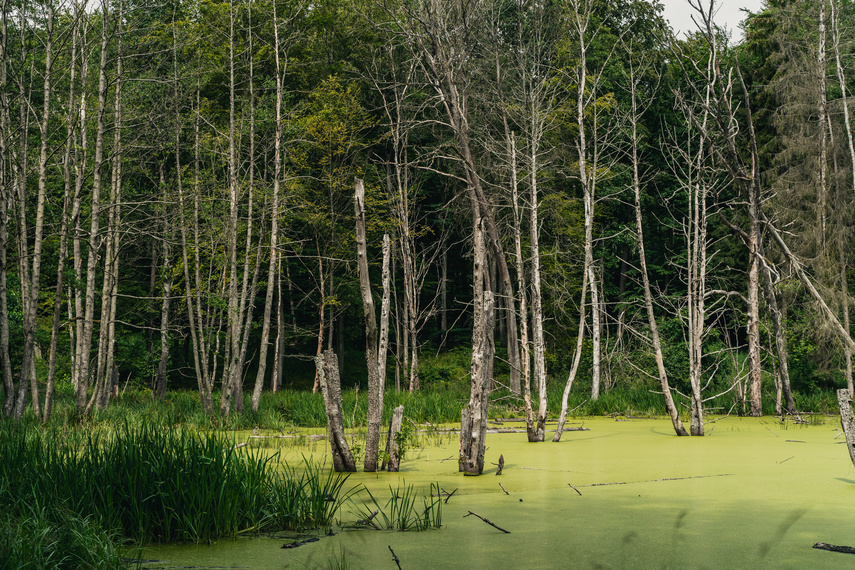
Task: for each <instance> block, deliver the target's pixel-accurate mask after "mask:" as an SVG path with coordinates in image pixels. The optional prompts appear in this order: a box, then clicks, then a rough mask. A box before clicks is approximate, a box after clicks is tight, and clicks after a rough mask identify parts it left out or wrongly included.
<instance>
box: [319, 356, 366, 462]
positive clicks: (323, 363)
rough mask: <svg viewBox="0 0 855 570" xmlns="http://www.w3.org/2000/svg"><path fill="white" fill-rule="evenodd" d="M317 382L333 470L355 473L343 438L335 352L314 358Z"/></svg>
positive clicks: (351, 455) (351, 456)
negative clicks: (322, 402)
mask: <svg viewBox="0 0 855 570" xmlns="http://www.w3.org/2000/svg"><path fill="white" fill-rule="evenodd" d="M315 367H316V368H317V370H318V382H319V383H320V385H321V392H322V393H323V396H324V407H326V410H327V430H328V431H329V440H330V448H332V456H333V468H334V469H335V470H336V471H337V472H339V473H340V472H342V471H350V472H354V471H356V462H355V461H354V460H353V454H351V453H350V447H348V445H347V440H346V439H345V437H344V422H343V420H342V412H341V380H340V378H339V375H338V359H337V358H336V355H335V352H333V351H332V350H326V351H324V353H323V354H319V355H318V356H316V357H315Z"/></svg>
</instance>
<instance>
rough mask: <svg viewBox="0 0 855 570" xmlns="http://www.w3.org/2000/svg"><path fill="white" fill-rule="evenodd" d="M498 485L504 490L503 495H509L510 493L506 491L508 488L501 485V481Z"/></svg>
mask: <svg viewBox="0 0 855 570" xmlns="http://www.w3.org/2000/svg"><path fill="white" fill-rule="evenodd" d="M499 487H501V488H502V491H504V492H505V495H510V493H508V490H507V489H505V486H504V485H502V484H501V483H499Z"/></svg>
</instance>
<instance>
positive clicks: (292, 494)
mask: <svg viewBox="0 0 855 570" xmlns="http://www.w3.org/2000/svg"><path fill="white" fill-rule="evenodd" d="M304 467H305V468H304V470H303V472H302V473H300V474H298V473H297V470H296V469H294V468H292V467H289V466H286V467H285V469H284V470H283V471H281V472H276V473H274V474H273V476H272V477H273V484H272V485H271V486H270V500H269V503H268V505H267V509H268V517H269V520H270V522H271V523H273V527H275V528H277V529H281V530H305V529H315V528H327V529H328V528H329V527H331V526H332V525H333V523H334V521H335V516H336V513H338V511H339V509H340V507H341V505H342V503H344V502H345V501H346V500H348V499H349V498H350V496H351V495H352V494H353V493H354V492H355V490H356V489H355V488H352V489H349V490H345V488H344V487H345V484H346V483H347V479H348V477H349V476H350V474H346V473H334V472H330V473H327V474H324V473H323V470H322V468H321V467H320V466H318V465H313V464H311V463H309V462H308V461H307V460H304Z"/></svg>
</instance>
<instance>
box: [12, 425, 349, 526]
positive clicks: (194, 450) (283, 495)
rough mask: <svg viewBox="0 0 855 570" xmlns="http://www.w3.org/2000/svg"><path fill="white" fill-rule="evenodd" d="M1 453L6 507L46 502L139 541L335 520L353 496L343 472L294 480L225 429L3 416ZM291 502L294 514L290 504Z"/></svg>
mask: <svg viewBox="0 0 855 570" xmlns="http://www.w3.org/2000/svg"><path fill="white" fill-rule="evenodd" d="M0 457H3V461H2V462H0V482H3V484H4V485H6V486H7V488H8V489H10V490H13V492H10V493H4V494H3V495H2V497H0V507H3V508H7V509H11V510H12V511H13V512H15V511H17V513H18V515H17V518H21V519H23V518H29V517H30V516H31V514H30V513H29V512H28V511H27V510H26V507H27V505H31V504H43V505H45V506H48V507H51V508H59V509H63V510H64V511H67V512H68V513H72V514H73V515H74V516H76V517H80V518H81V519H85V520H91V521H93V522H95V523H97V524H99V525H100V526H101V527H102V528H105V529H109V530H111V531H115V532H117V533H119V534H120V535H121V536H122V537H125V538H128V539H131V540H134V541H136V542H151V541H165V542H176V541H177V542H184V541H190V542H205V541H211V540H214V539H216V538H218V537H223V536H234V535H236V534H239V533H242V532H246V531H250V530H255V529H261V528H318V527H323V526H329V525H330V524H332V520H333V517H334V516H335V513H336V511H337V509H338V507H339V505H340V504H341V501H343V500H344V499H345V498H346V495H344V496H343V495H342V490H343V486H344V482H345V480H346V477H343V476H339V475H331V476H324V475H323V474H322V473H321V470H320V468H318V467H314V468H313V467H310V466H307V469H306V470H305V472H304V473H303V475H302V477H301V478H299V479H298V480H297V482H296V483H295V482H294V481H293V476H294V475H295V473H294V472H293V470H291V471H286V472H285V474H282V473H280V472H279V470H278V468H277V467H278V466H277V465H276V461H277V456H273V457H266V456H265V455H263V453H262V452H261V451H260V450H253V449H251V448H240V449H237V448H236V447H235V445H234V441H233V440H232V439H231V438H229V437H227V436H226V435H224V434H220V433H211V434H206V435H200V434H198V433H196V432H193V431H191V430H187V429H175V428H163V427H160V426H155V425H153V424H151V423H143V424H141V425H139V426H135V427H131V426H129V425H128V424H124V425H123V426H121V427H119V428H118V429H116V430H114V431H111V430H104V429H96V430H92V431H89V432H83V431H80V430H59V429H47V430H44V431H43V430H40V429H37V428H36V427H35V426H28V425H27V424H26V423H24V424H16V423H12V422H3V423H0ZM289 496H290V497H292V498H291V499H287V497H289ZM294 502H296V503H297V504H298V508H297V509H296V511H295V512H296V514H293V515H292V514H291V513H285V512H283V509H284V508H286V507H287V505H289V504H291V503H294ZM286 522H287V524H285V523H286ZM277 523H279V526H278V527H277Z"/></svg>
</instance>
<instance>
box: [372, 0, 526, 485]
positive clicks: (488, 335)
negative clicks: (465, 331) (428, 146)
mask: <svg viewBox="0 0 855 570" xmlns="http://www.w3.org/2000/svg"><path fill="white" fill-rule="evenodd" d="M483 9H484V6H483V5H482V4H481V3H478V2H474V1H464V2H447V1H445V0H422V1H420V2H416V3H413V4H405V5H402V6H398V7H392V6H391V5H386V11H387V13H388V14H389V15H390V16H391V17H392V19H393V21H392V24H391V26H390V31H391V33H392V34H394V35H396V36H397V37H398V38H399V40H400V41H402V42H404V45H406V46H408V48H409V49H410V50H411V55H412V57H413V58H414V61H415V62H416V63H417V65H418V68H419V70H420V71H421V72H422V74H423V75H424V79H425V83H426V84H427V85H428V88H429V89H432V90H433V91H434V92H435V94H436V101H437V104H438V106H439V109H440V113H441V115H443V116H444V117H445V119H446V121H444V122H442V124H443V125H444V126H445V127H447V128H448V129H450V131H451V133H452V135H453V137H454V152H455V154H456V156H457V157H458V159H457V163H458V164H459V167H460V169H461V170H462V171H463V173H462V176H460V175H458V176H457V178H458V180H461V181H462V182H464V183H465V184H466V187H467V195H468V198H469V204H470V207H471V210H472V225H473V247H474V252H475V256H474V257H475V260H474V263H473V277H472V279H473V334H472V345H473V346H472V360H471V393H470V400H469V406H468V408H467V409H465V410H464V411H463V413H462V418H461V434H460V470H461V471H463V472H465V473H468V474H473V475H477V474H480V473H481V472H482V470H483V467H484V440H485V437H486V426H487V424H486V421H487V407H488V404H489V384H490V378H491V376H492V369H493V366H492V364H493V337H492V318H493V292H492V291H491V290H490V286H489V279H488V272H487V251H486V247H487V244H488V243H489V246H490V250H491V252H492V254H493V255H492V258H493V260H494V261H495V263H496V269H497V270H498V280H499V282H500V284H501V289H502V296H503V299H504V301H505V303H506V307H507V308H508V314H509V315H514V314H515V309H514V305H515V303H514V292H513V285H512V283H511V277H510V272H509V270H508V264H507V260H506V258H505V253H504V250H503V248H502V244H501V241H500V239H499V230H498V227H497V225H496V222H495V220H494V218H493V215H492V212H491V208H490V201H489V200H488V198H487V195H486V193H485V191H484V188H483V186H482V183H481V174H480V167H479V163H478V161H477V159H476V157H475V153H474V152H473V141H472V138H471V136H472V128H471V127H470V123H469V121H470V118H471V117H470V112H469V103H470V89H471V80H472V77H473V75H474V73H475V72H474V70H473V69H472V67H473V59H474V58H475V57H476V56H475V53H474V52H473V49H474V43H475V42H476V36H477V34H478V32H479V30H478V28H477V24H478V23H479V22H481V21H482V20H483V18H482V16H483V14H482V11H483ZM518 349H519V346H518V341H517V338H516V327H508V356H509V361H510V365H511V367H512V368H518V367H519V356H518Z"/></svg>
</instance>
